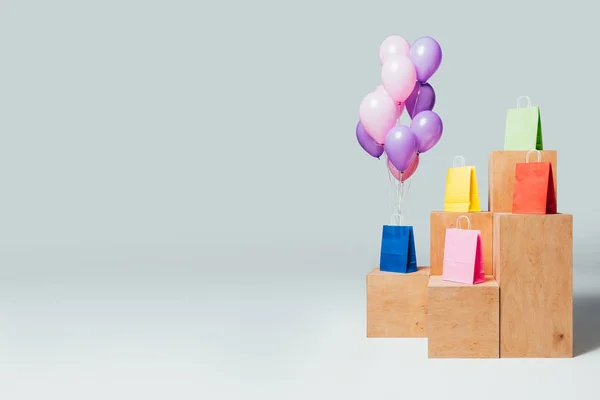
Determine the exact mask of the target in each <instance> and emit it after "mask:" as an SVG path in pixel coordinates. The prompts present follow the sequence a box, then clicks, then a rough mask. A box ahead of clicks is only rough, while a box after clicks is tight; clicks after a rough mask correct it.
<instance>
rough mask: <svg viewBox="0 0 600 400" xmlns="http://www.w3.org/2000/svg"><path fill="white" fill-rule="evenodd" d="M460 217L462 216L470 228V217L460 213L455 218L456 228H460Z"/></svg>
mask: <svg viewBox="0 0 600 400" xmlns="http://www.w3.org/2000/svg"><path fill="white" fill-rule="evenodd" d="M461 218H464V219H466V220H467V222H468V223H469V224H468V225H467V226H468V229H469V230H470V229H471V219H470V218H469V217H467V216H466V215H461V216H460V217H458V218H456V228H457V229H462V228H461V226H460V220H461Z"/></svg>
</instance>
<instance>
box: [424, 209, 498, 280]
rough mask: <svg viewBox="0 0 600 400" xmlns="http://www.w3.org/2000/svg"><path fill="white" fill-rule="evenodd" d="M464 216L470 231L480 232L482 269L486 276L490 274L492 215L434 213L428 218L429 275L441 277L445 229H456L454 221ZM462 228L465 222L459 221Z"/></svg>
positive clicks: (480, 213)
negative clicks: (469, 221) (469, 224)
mask: <svg viewBox="0 0 600 400" xmlns="http://www.w3.org/2000/svg"><path fill="white" fill-rule="evenodd" d="M461 215H466V216H467V217H469V219H470V220H471V227H472V229H477V230H480V231H481V250H482V254H483V268H484V270H485V274H486V275H491V274H492V270H493V268H492V255H493V253H492V244H493V240H492V233H493V229H492V221H493V218H492V213H491V212H474V213H457V212H444V211H434V212H432V213H431V216H430V218H429V221H430V232H429V235H430V238H429V258H430V264H431V275H442V265H443V263H444V243H445V240H446V229H448V228H455V227H456V219H457V218H458V217H459V216H461ZM461 224H462V227H463V228H466V225H467V224H466V221H464V220H463V221H461Z"/></svg>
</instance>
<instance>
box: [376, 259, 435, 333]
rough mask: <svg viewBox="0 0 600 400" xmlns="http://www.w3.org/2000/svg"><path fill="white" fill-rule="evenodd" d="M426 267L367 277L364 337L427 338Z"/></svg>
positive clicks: (427, 272)
mask: <svg viewBox="0 0 600 400" xmlns="http://www.w3.org/2000/svg"><path fill="white" fill-rule="evenodd" d="M428 282H429V268H428V267H419V269H418V271H417V272H413V273H410V274H398V273H394V272H383V271H379V268H375V269H374V270H373V271H371V272H370V273H369V274H368V275H367V337H371V338H374V337H386V338H391V337H426V336H427V283H428Z"/></svg>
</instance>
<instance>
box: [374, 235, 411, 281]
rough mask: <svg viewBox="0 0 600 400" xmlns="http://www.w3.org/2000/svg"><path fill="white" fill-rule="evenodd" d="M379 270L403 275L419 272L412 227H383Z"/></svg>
mask: <svg viewBox="0 0 600 400" xmlns="http://www.w3.org/2000/svg"><path fill="white" fill-rule="evenodd" d="M379 269H380V270H381V271H388V272H399V273H403V274H406V273H410V272H416V271H417V256H416V253H415V238H414V235H413V227H412V226H399V225H384V226H383V234H382V235H381V257H380V260H379Z"/></svg>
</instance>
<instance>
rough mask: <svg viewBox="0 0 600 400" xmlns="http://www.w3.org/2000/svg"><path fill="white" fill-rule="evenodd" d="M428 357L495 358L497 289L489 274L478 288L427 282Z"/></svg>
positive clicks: (438, 278) (433, 280)
mask: <svg viewBox="0 0 600 400" xmlns="http://www.w3.org/2000/svg"><path fill="white" fill-rule="evenodd" d="M428 292H429V293H428V299H427V332H428V352H429V357H430V358H498V356H499V347H500V342H499V337H500V321H499V302H500V288H499V286H498V283H496V281H495V280H494V278H493V277H492V276H491V275H488V276H486V281H485V282H484V283H481V284H478V285H465V284H463V283H454V282H446V281H444V280H442V277H441V276H431V278H430V279H429V288H428Z"/></svg>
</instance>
